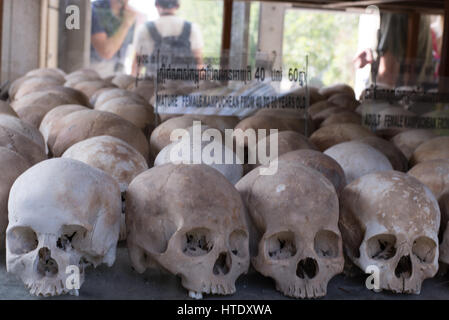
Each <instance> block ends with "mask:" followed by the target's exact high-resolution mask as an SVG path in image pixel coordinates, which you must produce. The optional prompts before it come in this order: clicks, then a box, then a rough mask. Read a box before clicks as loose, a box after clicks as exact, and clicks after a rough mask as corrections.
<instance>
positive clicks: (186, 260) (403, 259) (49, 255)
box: [0, 71, 449, 298]
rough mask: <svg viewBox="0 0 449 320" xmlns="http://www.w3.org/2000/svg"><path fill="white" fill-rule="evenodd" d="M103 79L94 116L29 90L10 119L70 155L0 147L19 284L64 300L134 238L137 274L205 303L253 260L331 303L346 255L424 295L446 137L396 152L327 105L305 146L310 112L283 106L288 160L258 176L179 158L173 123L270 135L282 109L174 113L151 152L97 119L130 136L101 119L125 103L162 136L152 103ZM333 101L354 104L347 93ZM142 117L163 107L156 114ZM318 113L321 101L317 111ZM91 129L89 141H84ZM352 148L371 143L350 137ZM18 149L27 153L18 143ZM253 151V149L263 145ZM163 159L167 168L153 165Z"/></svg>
mask: <svg viewBox="0 0 449 320" xmlns="http://www.w3.org/2000/svg"><path fill="white" fill-rule="evenodd" d="M48 72H50V71H48ZM88 74H89V73H88ZM78 76H79V74H76V73H75V74H73V75H69V76H68V77H67V76H66V77H65V78H64V81H66V82H71V84H73V85H74V86H78V82H79V77H78ZM84 76H85V75H84ZM91 76H92V78H93V79H92V80H89V81H87V80H86V82H87V84H86V88H88V90H87V89H86V90H87V91H86V92H85V93H86V96H88V98H90V102H86V103H85V104H84V105H89V104H90V105H92V106H94V108H95V109H96V110H89V109H87V108H85V107H80V106H74V105H68V106H67V105H63V106H57V107H56V106H55V107H53V108H52V109H51V110H50V111H49V112H48V110H44V111H42V110H40V109H39V108H38V107H37V106H38V104H30V103H22V104H21V102H20V101H21V99H27V97H29V95H33V94H34V93H29V92H27V90H31V89H23V87H22V86H18V88H17V90H18V91H17V92H16V94H15V97H16V98H20V99H18V100H17V101H15V102H14V103H13V108H14V111H17V113H18V114H19V116H21V119H28V120H29V121H27V122H26V123H27V124H34V125H37V126H40V128H39V130H40V132H41V133H42V135H43V137H44V138H43V139H42V137H39V134H35V133H34V131H33V130H32V128H29V127H26V128H25V126H24V125H23V124H22V123H21V124H22V127H23V128H22V127H21V130H22V131H21V133H23V134H24V135H25V133H27V137H28V138H29V139H34V141H35V143H36V144H38V143H39V145H44V146H45V147H47V148H48V152H49V154H51V155H54V156H61V157H62V158H58V159H52V160H46V161H43V162H41V161H42V160H43V158H45V157H41V155H40V154H39V155H38V156H36V155H35V153H33V152H30V151H29V149H30V148H29V147H26V148H25V149H26V152H20V151H21V150H20V148H19V147H18V148H19V149H17V148H16V149H14V151H15V152H12V151H11V150H10V149H11V148H9V149H8V148H0V155H1V161H2V164H3V163H4V164H5V167H8V168H11V173H10V177H9V178H8V179H9V180H8V183H9V185H11V184H12V182H14V180H15V178H16V177H17V176H19V175H20V174H21V173H22V172H24V171H25V172H24V173H23V174H22V175H20V177H19V178H18V179H17V180H15V182H14V185H13V187H12V188H11V190H10V192H9V189H8V190H5V192H7V193H10V194H9V203H8V215H9V225H8V229H7V232H6V248H7V268H8V271H9V272H11V273H14V274H16V275H18V276H19V277H20V278H21V279H22V281H23V282H24V283H25V285H26V286H27V287H28V288H29V289H30V292H31V293H33V294H36V295H44V296H51V295H57V294H62V293H66V292H67V291H68V289H67V288H66V286H65V279H66V277H67V274H66V272H65V271H66V269H67V267H68V266H72V265H75V266H78V267H79V268H80V270H81V271H82V274H83V275H84V270H85V267H86V266H88V265H93V266H97V265H99V264H101V263H106V264H108V265H112V264H113V262H114V260H115V250H116V245H117V241H118V239H119V238H121V239H124V238H127V245H128V250H129V255H130V259H131V263H132V266H133V267H134V269H135V270H137V271H139V272H143V271H144V270H145V269H146V268H147V267H151V266H155V265H156V266H159V267H162V268H164V269H167V270H169V271H170V272H172V273H173V274H175V275H179V276H180V277H181V279H182V284H183V286H184V287H185V288H186V289H188V290H189V291H190V292H191V293H192V296H193V297H199V296H201V294H202V293H212V294H231V293H233V292H235V290H236V289H235V281H236V279H237V278H238V277H239V276H240V275H241V274H242V273H245V272H246V271H247V270H248V268H249V265H250V263H252V265H253V267H254V268H255V269H256V270H257V271H259V272H260V273H262V274H263V275H265V276H269V277H272V278H273V279H274V280H275V282H276V287H277V289H278V290H279V291H281V292H283V293H284V294H286V295H288V296H292V297H301V298H305V297H309V298H310V297H320V296H323V295H325V294H326V289H327V282H328V281H329V280H330V279H331V278H332V277H333V276H334V275H336V274H338V273H340V272H342V270H343V264H344V257H343V256H344V255H343V252H345V253H346V255H347V257H348V259H347V261H352V262H353V263H355V264H356V265H357V266H359V267H360V268H361V269H363V270H365V268H366V267H367V266H369V265H375V266H378V267H379V269H380V270H381V273H380V275H381V281H380V284H381V287H382V288H383V289H388V290H392V291H395V292H407V293H419V291H420V288H421V283H422V281H423V280H424V279H425V278H428V277H432V276H434V275H435V273H436V271H437V269H438V260H439V259H440V260H441V261H443V262H446V261H448V260H449V258H446V252H447V250H448V249H446V247H447V245H448V244H447V241H449V240H446V237H445V234H446V233H445V228H446V226H445V224H446V223H447V219H446V218H445V212H446V210H447V209H446V207H445V206H446V204H445V201H446V202H447V200H445V192H446V190H445V186H446V185H447V184H446V182H445V181H443V182H441V181H440V177H441V176H443V177H447V176H448V172H449V169H448V165H449V164H448V163H447V162H446V160H434V161H428V160H432V157H430V159H429V156H428V155H429V154H430V153H432V152H434V151H435V150H434V149H435V148H434V147H433V146H435V145H437V146H440V147H441V146H443V148H440V149H439V150H441V149H443V151H444V152H446V153H447V149H448V147H447V145H448V142H447V139H446V138H444V137H442V138H434V136H430V135H429V134H428V133H427V131H422V130H421V131H420V130H411V131H406V132H403V133H401V134H402V135H405V136H406V135H407V132H408V134H409V135H410V134H411V133H412V131H413V134H411V136H412V138H409V139H408V140H412V142H410V143H408V140H407V137H406V138H402V139H399V138H398V139H397V142H395V145H396V146H397V147H398V148H399V149H400V150H401V152H397V150H396V149H394V148H391V144H390V145H388V146H387V143H388V141H386V140H383V139H380V138H378V137H375V136H374V135H373V134H372V133H370V132H369V131H368V130H366V129H363V128H362V127H361V126H360V125H356V124H355V123H347V122H345V121H352V120H354V122H357V121H358V122H359V121H360V119H359V118H357V117H354V113H351V112H349V113H350V114H349V113H348V112H346V114H345V113H343V112H341V113H340V111H341V110H339V112H335V111H336V110H335V109H334V110H332V112H330V111H327V112H328V113H329V114H333V115H335V117H334V118H331V117H324V118H323V119H321V117H323V115H322V113H321V112H322V111H326V110H328V109H329V108H328V109H324V110H320V111H319V112H317V117H315V119H313V122H312V123H311V124H310V126H309V128H311V127H313V126H314V125H317V126H320V127H321V128H320V129H319V130H317V131H315V132H314V133H313V134H312V136H311V137H310V140H309V139H307V138H306V137H305V136H302V135H301V134H299V133H298V131H302V128H303V127H304V123H303V122H301V121H299V122H300V125H299V127H301V128H299V129H298V128H297V127H295V126H297V123H298V120H302V119H300V118H298V114H296V113H291V114H290V112H285V113H284V114H283V116H285V118H284V119H282V116H281V118H275V119H278V120H275V122H276V121H278V122H279V123H276V124H275V126H276V127H279V128H281V129H282V130H283V131H281V132H279V133H278V134H277V135H278V137H277V140H278V142H279V147H280V150H281V152H280V153H279V154H280V157H279V158H277V159H271V160H272V162H274V161H275V162H276V163H277V166H278V171H277V172H276V174H274V175H272V176H265V175H261V174H260V171H259V169H260V168H253V167H249V168H244V166H243V167H242V166H236V165H219V166H212V168H211V166H206V165H173V164H169V163H167V162H170V161H169V159H167V157H166V156H164V154H166V153H167V148H168V149H170V148H171V147H173V144H170V141H169V137H170V132H171V131H172V130H173V129H174V128H179V127H184V128H188V127H189V126H190V125H191V124H192V121H193V120H204V121H205V122H206V125H208V126H210V127H214V128H219V129H225V128H227V127H234V126H236V127H240V128H243V129H245V128H248V127H262V128H265V127H266V126H265V125H264V124H263V121H267V119H266V117H267V116H269V113H270V110H261V111H259V112H258V113H257V114H256V115H255V116H252V117H249V118H246V119H244V120H243V121H241V122H240V123H238V124H236V122H235V120H234V119H231V118H222V117H215V118H214V117H200V116H195V117H192V116H184V117H175V118H173V119H169V120H167V121H165V122H163V123H162V125H160V126H159V127H157V128H156V129H155V130H154V131H152V134H151V139H150V150H148V149H146V148H145V146H144V143H142V141H140V140H142V139H140V135H139V134H137V133H135V132H134V131H133V132H132V133H131V134H130V133H129V132H127V133H120V132H119V133H117V131H118V130H115V131H114V130H109V131H107V132H106V131H105V130H106V129H105V127H106V126H101V125H99V123H101V121H105V123H109V124H111V123H113V124H117V125H116V126H117V127H120V125H122V124H121V123H120V125H119V124H118V122H119V120H118V119H115V118H113V117H112V116H110V115H108V116H106V115H105V114H103V110H102V109H101V108H105V107H101V106H104V105H105V104H106V105H107V103H108V102H110V101H113V100H114V99H119V100H120V99H122V100H124V101H119V102H117V101H116V103H115V104H114V106H112V105H113V104H110V106H109V107H108V108H106V109H105V110H106V111H108V112H109V111H110V112H112V113H115V114H116V115H120V116H122V117H125V113H124V112H123V110H125V107H126V106H127V105H129V104H130V102H129V101H130V100H129V99H131V100H132V101H133V104H131V105H133V106H136V107H135V108H136V109H139V112H136V114H138V115H139V116H132V115H131V116H129V119H128V121H130V122H132V123H133V124H134V125H135V126H136V127H138V128H139V129H141V130H142V131H143V132H145V133H148V132H151V128H150V123H152V122H153V120H154V118H151V117H148V116H142V111H141V107H140V106H141V105H145V102H142V101H140V98H139V97H137V96H135V95H134V96H133V95H131V94H129V93H124V90H123V89H111V88H109V87H108V86H107V85H106V84H104V82H102V81H100V80H98V78H97V76H96V75H89V76H88V77H91ZM31 78H33V76H31ZM70 78H73V79H70ZM26 81H30V82H33V81H34V82H35V83H34V84H33V83H32V84H33V85H32V86H31V88H32V89H33V90H36V86H37V87H39V86H40V85H42V81H37V80H35V79H34V80H33V79H28V80H26ZM51 81H53V80H51ZM51 81H50V82H51ZM92 81H93V82H95V84H98V85H99V87H98V88H97V91H99V92H95V91H93V90H92V85H93V83H92ZM51 85H53V84H51ZM20 87H22V89H21V88H20ZM27 87H28V86H25V88H27ZM68 87H70V83H69V86H68ZM64 89H67V88H66V87H64ZM343 89H344V90H347V88H346V87H343ZM33 90H31V91H33ZM51 90H56V89H51ZM58 90H62V89H58ZM344 90H343V91H344ZM351 90H352V89H351ZM340 91H342V89H341V88H340ZM83 92H84V91H83ZM21 95H23V97H21ZM123 96H125V97H123ZM39 98H40V97H39ZM127 99H128V100H127ZM329 99H330V100H332V99H333V100H335V103H337V102H338V100H339V99H342V100H343V102H344V103H345V104H348V99H347V95H343V96H342V95H341V94H337V95H330V97H329ZM81 100H82V99H81ZM349 100H350V101H353V100H354V99H353V98H352V100H351V99H349ZM58 103H59V104H61V102H58ZM64 103H67V102H64ZM70 103H79V104H82V102H76V101H73V102H70ZM116 106H118V107H116ZM356 106H357V105H356V104H351V108H352V107H356ZM109 108H112V109H113V110H111V109H109ZM120 108H122V109H120ZM145 108H148V109H150V110H151V106H146V107H145ZM315 108H316V109H320V108H322V107H321V106H320V103H318V106H317V107H315ZM332 108H335V107H332ZM86 109H87V110H86ZM311 110H313V109H312V108H311ZM30 111H32V112H30ZM143 113H144V114H145V115H146V114H153V113H152V112H147V111H144V112H143ZM320 113H321V114H320ZM36 114H37V115H38V116H37V117H34V118H33V115H36ZM329 114H328V116H329ZM1 117H2V116H0V120H1ZM28 117H30V118H28ZM338 117H340V119H338ZM341 118H344V119H345V120H342V119H341ZM348 118H357V119H352V120H347V119H348ZM104 119H106V120H107V121H110V122H107V121H106V120H104ZM142 119H143V120H144V121H140V122H138V121H139V120H142ZM270 119H272V120H273V119H274V118H270ZM286 119H287V120H286ZM329 119H331V120H332V121H337V122H336V123H333V122H332V121H330V120H329ZM59 120H62V121H59ZM100 120H101V121H100ZM338 121H343V124H342V123H339V122H338ZM58 122H59V123H58ZM86 123H88V125H86ZM96 125H97V126H96ZM4 126H5V125H4V124H3V123H0V127H1V128H4ZM86 128H87V129H86ZM16 129H17V128H16ZM25 129H27V130H25ZM5 130H6V129H5ZM83 130H87V131H88V133H89V134H90V136H89V135H85V134H79V135H78V136H77V132H80V131H83ZM95 130H97V131H95ZM25 131H26V132H25ZM128 131H129V130H128ZM136 132H137V131H136ZM38 133H39V132H38ZM100 133H101V134H102V135H100ZM5 136H7V134H5ZM397 136H399V135H397ZM397 136H395V138H396V137H397ZM416 136H418V139H417V138H416ZM424 136H425V138H424ZM8 137H9V136H8ZM136 137H137V138H136ZM431 138H434V139H436V141H433V142H432V143H430V146H427V147H426V146H424V147H420V148H421V149H423V150H421V151H420V150H417V151H420V152H415V150H414V149H416V147H417V145H418V143H417V142H416V140H419V141H420V142H422V141H424V140H426V139H427V140H428V139H431ZM354 139H360V141H351V142H344V143H340V142H343V141H347V140H354ZM434 139H431V140H434ZM41 140H42V141H41ZM404 140H405V142H404ZM13 142H15V145H16V146H19V145H21V143H20V142H19V141H17V139H16V140H14V141H13ZM258 143H265V142H264V141H259V142H258ZM401 143H402V144H401ZM410 145H413V146H414V148H412V149H413V150H412V151H411V154H410V155H407V159H405V158H404V156H403V155H402V154H405V153H404V152H402V151H403V149H404V150H405V149H407V148H409V147H410ZM247 147H248V152H249V153H251V152H252V149H251V146H250V145H248V146H247ZM426 148H427V149H426ZM164 149H165V150H164ZM296 149H302V150H296ZM304 149H305V150H304ZM385 149H388V152H385ZM318 150H320V151H324V153H322V152H319V151H318ZM379 150H383V151H384V153H382V152H380V151H379ZM429 150H431V151H432V152H429ZM444 152H443V153H444ZM19 154H20V155H19ZM22 155H24V156H22ZM401 155H402V157H401ZM24 157H25V158H26V159H22V158H24ZM152 157H154V158H156V162H155V165H156V166H155V167H154V168H151V169H148V167H149V166H148V163H150V164H151V159H152ZM435 157H436V158H435ZM408 158H411V159H412V160H411V163H413V164H415V163H419V162H423V161H424V162H423V163H422V164H418V165H417V166H415V167H414V168H413V169H412V170H411V171H410V172H409V174H405V173H403V172H399V171H406V170H407V162H408ZM440 158H441V155H436V156H434V157H433V159H440ZM83 162H84V163H83ZM22 163H23V164H22ZM35 163H37V164H36V165H34V164H35ZM85 163H87V164H88V165H86V164H85ZM32 165H34V166H32ZM257 165H260V163H259V164H257ZM30 166H32V167H31V168H30V169H28V170H27V168H28V167H30ZM13 168H14V170H15V173H14V172H13V171H14V170H13ZM97 169H100V170H97ZM214 169H217V170H214ZM250 169H253V170H252V171H250V172H249V173H247V174H246V175H244V176H243V173H244V171H249V170H250ZM392 169H395V170H399V171H392ZM380 171H381V172H380ZM412 171H413V172H412ZM106 173H107V174H106ZM242 176H243V177H242ZM412 176H415V177H416V178H417V179H415V178H413V177H412ZM111 177H113V178H115V179H113V178H111ZM429 177H430V178H429ZM426 179H427V180H426ZM419 180H420V181H421V182H420V181H419ZM347 182H348V183H349V184H348V185H346V183H347ZM8 183H6V184H8ZM235 183H236V184H235ZM423 183H424V184H423ZM234 184H235V185H234ZM426 185H427V186H426ZM429 188H430V189H429ZM430 190H431V191H432V192H433V193H432V192H431V191H430ZM125 198H126V200H125ZM120 199H123V200H124V201H120ZM438 202H439V203H438ZM439 206H440V207H441V213H440V207H439ZM123 213H125V214H123ZM125 217H126V223H125ZM440 220H441V223H440ZM440 224H441V228H440ZM0 227H1V224H0ZM1 232H2V230H1V228H0V233H1ZM438 233H440V235H439V236H440V239H438ZM440 241H441V242H440ZM343 248H344V250H343Z"/></svg>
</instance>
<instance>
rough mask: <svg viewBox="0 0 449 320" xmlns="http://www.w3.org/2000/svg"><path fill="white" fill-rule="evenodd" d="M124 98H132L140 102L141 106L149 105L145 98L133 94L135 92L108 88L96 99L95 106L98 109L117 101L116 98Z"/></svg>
mask: <svg viewBox="0 0 449 320" xmlns="http://www.w3.org/2000/svg"><path fill="white" fill-rule="evenodd" d="M98 92H100V91H98ZM124 97H128V98H132V99H133V100H135V102H138V103H140V104H148V102H147V101H145V99H144V98H142V97H141V96H139V95H138V94H136V93H133V92H130V91H128V90H124V89H111V88H106V89H103V91H101V93H100V94H99V95H98V97H96V99H95V103H94V106H95V108H97V107H100V106H101V105H103V104H104V103H106V102H108V101H109V100H112V99H116V98H124Z"/></svg>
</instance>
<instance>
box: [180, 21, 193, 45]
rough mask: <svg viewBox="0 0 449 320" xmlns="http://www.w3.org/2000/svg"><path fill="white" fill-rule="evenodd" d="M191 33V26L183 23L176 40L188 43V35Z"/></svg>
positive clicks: (188, 23)
mask: <svg viewBox="0 0 449 320" xmlns="http://www.w3.org/2000/svg"><path fill="white" fill-rule="evenodd" d="M191 31H192V24H191V23H190V22H188V21H185V22H184V26H183V28H182V32H181V34H180V35H179V37H178V40H183V41H184V40H185V41H190V33H191Z"/></svg>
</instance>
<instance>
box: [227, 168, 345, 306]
mask: <svg viewBox="0 0 449 320" xmlns="http://www.w3.org/2000/svg"><path fill="white" fill-rule="evenodd" d="M236 188H237V190H239V192H240V194H241V195H242V198H243V201H244V202H245V204H246V209H247V211H248V213H249V215H250V217H251V220H252V221H253V223H254V225H255V227H256V229H257V231H258V232H259V234H261V235H262V236H261V238H260V241H259V244H258V253H257V256H256V257H254V258H252V264H253V266H254V268H255V269H256V270H257V271H259V272H260V273H262V274H263V275H265V276H269V277H271V278H273V279H274V280H275V282H276V288H277V290H279V291H281V292H282V293H284V294H285V295H288V296H291V297H296V298H317V297H321V296H324V295H326V292H327V283H328V281H329V280H330V279H331V278H332V277H333V276H334V275H335V274H338V273H340V272H342V271H343V264H344V259H343V250H342V241H341V236H340V231H339V230H338V226H337V224H338V197H337V193H336V192H335V188H334V186H333V185H332V184H331V183H330V181H329V180H328V179H327V178H325V176H324V175H322V174H321V173H319V172H318V171H316V170H314V169H312V168H309V167H306V166H303V165H301V164H298V163H294V162H288V161H285V160H278V171H277V173H276V174H274V175H260V171H259V168H256V169H254V170H252V171H251V172H250V173H248V174H247V175H246V176H244V177H243V178H242V179H241V180H240V181H239V182H238V183H237V185H236ZM251 237H252V240H251V241H254V240H256V238H257V237H258V236H257V235H253V234H252V235H251ZM256 241H257V240H256ZM251 248H252V249H253V246H251ZM254 254H255V253H254V252H252V253H251V255H254Z"/></svg>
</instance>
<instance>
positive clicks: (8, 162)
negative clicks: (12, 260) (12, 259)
mask: <svg viewBox="0 0 449 320" xmlns="http://www.w3.org/2000/svg"><path fill="white" fill-rule="evenodd" d="M28 167H29V164H28V162H27V161H26V160H25V158H23V157H22V156H21V155H20V154H18V153H16V152H14V151H12V150H9V149H8V148H5V147H0V168H7V170H2V174H1V175H0V250H3V248H4V240H5V231H6V227H7V226H8V198H9V191H10V190H11V186H12V184H13V183H14V181H15V180H16V179H17V177H18V176H20V175H21V174H22V173H23V172H24V171H25V170H26V169H28Z"/></svg>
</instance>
